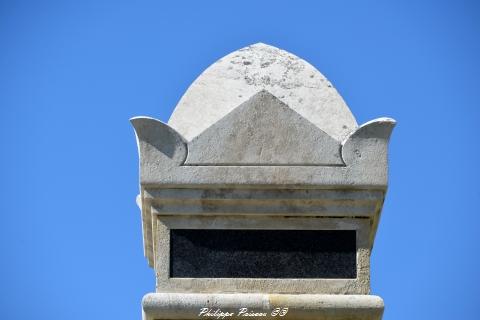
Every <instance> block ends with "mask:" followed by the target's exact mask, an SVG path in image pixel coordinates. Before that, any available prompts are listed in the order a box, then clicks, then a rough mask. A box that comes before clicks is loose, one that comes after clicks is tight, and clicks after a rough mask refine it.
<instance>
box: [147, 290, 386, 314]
mask: <svg viewBox="0 0 480 320" xmlns="http://www.w3.org/2000/svg"><path fill="white" fill-rule="evenodd" d="M142 305H143V315H144V318H143V319H144V320H155V319H199V318H203V317H201V316H199V314H200V313H201V312H202V309H203V308H208V309H211V311H210V312H211V313H214V312H215V311H216V310H217V309H219V310H220V311H219V312H222V311H223V312H229V313H233V315H232V316H231V317H226V318H225V319H244V318H245V316H241V315H239V309H240V308H247V309H248V311H250V312H255V313H266V314H267V315H268V316H265V317H255V319H262V318H265V319H271V318H273V317H272V316H271V313H272V311H274V310H275V308H281V309H282V308H288V310H287V313H286V314H285V315H284V318H286V319H303V320H379V319H381V318H382V314H383V309H384V304H383V300H382V299H381V298H380V297H377V296H368V295H321V294H299V295H290V294H262V293H255V294H215V293H211V294H195V293H150V294H147V295H146V296H145V297H143V301H142ZM239 306H240V307H239ZM248 311H247V312H248ZM217 312H218V311H217ZM277 317H279V316H278V315H277ZM204 318H205V319H211V318H212V317H204ZM249 318H251V317H249Z"/></svg>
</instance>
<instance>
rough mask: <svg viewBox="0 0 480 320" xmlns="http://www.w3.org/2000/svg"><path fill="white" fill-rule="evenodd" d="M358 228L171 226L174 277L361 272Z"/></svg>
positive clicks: (329, 276) (328, 275)
mask: <svg viewBox="0 0 480 320" xmlns="http://www.w3.org/2000/svg"><path fill="white" fill-rule="evenodd" d="M356 266H357V264H356V232H355V231H354V230H223V229H222V230H219V229H207V230H204V229H172V230H170V277H173V278H283V279H285V278H325V279H334V278H338V279H352V278H356V276H357V267H356Z"/></svg>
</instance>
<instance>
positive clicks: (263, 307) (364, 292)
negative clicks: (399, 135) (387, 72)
mask: <svg viewBox="0 0 480 320" xmlns="http://www.w3.org/2000/svg"><path fill="white" fill-rule="evenodd" d="M131 122H132V124H133V126H134V128H135V132H136V135H137V141H138V148H139V154H140V195H139V197H138V203H139V206H140V208H141V211H142V222H143V237H144V251H145V256H146V258H147V260H148V263H149V265H150V266H151V267H153V268H154V269H155V273H156V281H157V282H156V283H157V285H156V292H155V293H149V294H147V295H146V296H145V297H144V299H143V302H142V304H143V313H144V315H143V317H144V319H145V320H153V319H200V318H211V319H217V318H219V319H222V318H224V319H229V318H231V319H234V318H235V319H237V318H245V317H246V316H249V317H250V318H252V317H254V318H281V317H284V318H290V319H358V320H360V319H369V320H370V319H372V320H373V319H381V317H382V313H383V301H382V299H381V298H380V297H377V296H372V295H369V293H370V252H371V250H372V246H373V242H374V238H375V233H376V229H377V226H378V222H379V218H380V212H381V209H382V204H383V201H384V198H385V193H386V189H387V147H388V141H389V138H390V133H391V131H392V129H393V127H394V125H395V121H394V120H393V119H389V118H380V119H376V120H373V121H370V122H367V123H365V124H363V125H361V126H358V125H357V123H356V121H355V118H354V117H353V115H352V113H351V112H350V110H349V108H348V107H347V105H346V104H345V102H344V101H343V99H342V97H341V96H340V95H339V94H338V92H337V91H336V90H335V88H333V86H332V84H331V83H330V82H329V81H328V80H327V79H326V78H325V77H324V76H323V75H322V74H321V73H320V72H319V71H318V70H316V69H315V68H314V67H313V66H312V65H310V64H309V63H307V62H306V61H304V60H302V59H300V58H298V57H296V56H294V55H292V54H290V53H288V52H285V51H283V50H280V49H278V48H275V47H272V46H268V45H265V44H261V43H259V44H255V45H252V46H249V47H246V48H243V49H240V50H238V51H235V52H233V53H231V54H229V55H227V56H225V57H223V58H222V59H220V60H218V61H217V62H215V63H214V64H213V65H211V66H210V67H209V68H207V69H206V70H205V71H204V72H203V73H202V74H201V75H200V76H199V77H198V78H197V79H196V80H195V81H194V82H193V83H192V85H191V86H190V87H189V88H188V90H187V91H186V93H185V94H184V96H183V97H182V98H181V100H180V102H179V103H178V105H177V106H176V108H175V111H174V112H173V114H172V116H171V118H170V120H169V121H168V124H165V123H162V122H160V121H158V120H155V119H153V118H148V117H136V118H133V119H131Z"/></svg>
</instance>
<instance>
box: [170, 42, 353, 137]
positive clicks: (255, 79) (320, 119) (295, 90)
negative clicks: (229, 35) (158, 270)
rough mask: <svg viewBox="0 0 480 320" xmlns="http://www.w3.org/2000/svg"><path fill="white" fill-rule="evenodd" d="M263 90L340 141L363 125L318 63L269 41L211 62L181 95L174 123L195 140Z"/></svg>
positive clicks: (179, 129) (185, 135)
mask: <svg viewBox="0 0 480 320" xmlns="http://www.w3.org/2000/svg"><path fill="white" fill-rule="evenodd" d="M263 91H266V92H268V93H270V94H271V95H273V96H274V97H276V98H277V99H279V100H280V101H281V102H282V103H284V104H285V105H287V106H288V107H289V108H291V109H292V110H294V111H295V112H296V113H298V114H299V115H301V116H302V117H304V118H305V119H307V120H308V121H310V122H311V123H312V124H313V125H315V126H316V127H318V128H319V129H321V130H322V131H323V132H325V133H326V134H328V135H329V136H331V137H332V138H333V139H335V140H337V141H339V142H340V141H342V140H344V138H345V137H347V136H348V135H349V134H350V133H351V132H352V131H354V130H355V129H356V128H357V122H356V121H355V118H354V117H353V115H352V113H351V112H350V109H349V108H348V106H347V105H346V104H345V102H344V101H343V99H342V97H341V96H340V95H339V94H338V92H337V91H336V90H335V88H334V87H333V86H332V84H331V83H330V82H329V81H328V80H327V79H326V78H325V77H324V76H323V75H322V74H321V73H320V72H319V71H318V70H317V69H315V68H314V67H313V66H312V65H310V64H309V63H308V62H306V61H304V60H302V59H300V58H299V57H297V56H295V55H293V54H291V53H288V52H286V51H284V50H281V49H278V48H275V47H272V46H269V45H266V44H263V43H257V44H254V45H251V46H248V47H245V48H243V49H240V50H238V51H235V52H232V53H230V54H228V55H227V56H225V57H223V58H222V59H220V60H218V61H217V62H215V63H214V64H213V65H211V66H210V67H209V68H207V69H206V70H205V71H204V72H203V73H202V74H201V75H200V76H199V77H198V78H197V79H196V80H195V81H194V82H193V83H192V85H191V86H190V87H189V88H188V90H187V91H186V93H185V94H184V95H183V97H182V98H181V99H180V102H179V103H178V105H177V106H176V108H175V110H174V112H173V114H172V116H171V117H170V120H169V121H168V125H169V126H170V127H172V128H173V129H175V130H176V131H177V132H178V133H180V134H181V135H182V136H183V137H184V138H185V139H186V140H187V141H191V140H193V138H195V137H197V136H198V135H199V134H200V133H202V132H203V131H205V130H206V129H207V128H209V127H210V126H212V125H213V124H215V123H216V122H217V121H219V120H220V119H222V118H223V117H225V116H226V115H227V114H229V113H230V112H232V111H233V110H234V109H236V108H237V107H239V106H240V105H242V104H243V103H245V102H246V101H248V100H249V99H250V98H252V97H253V96H254V95H256V94H258V93H259V92H263Z"/></svg>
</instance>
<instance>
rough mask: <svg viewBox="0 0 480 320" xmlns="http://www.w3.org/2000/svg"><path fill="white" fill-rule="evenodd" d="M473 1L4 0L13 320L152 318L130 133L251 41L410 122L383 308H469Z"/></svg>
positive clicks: (365, 105) (476, 245)
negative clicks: (146, 305)
mask: <svg viewBox="0 0 480 320" xmlns="http://www.w3.org/2000/svg"><path fill="white" fill-rule="evenodd" d="M479 39H480V6H479V5H478V3H476V2H475V1H310V2H307V1H295V2H294V1H290V2H287V1H248V0H246V1H231V2H227V1H190V2H186V1H170V2H169V3H167V2H161V1H130V2H123V1H88V0H86V1H72V2H69V1H59V2H54V1H31V2H28V1H2V2H0V47H1V50H0V112H1V119H2V125H1V127H0V130H1V134H0V143H1V144H0V145H1V147H2V152H1V157H0V161H1V162H0V177H1V180H0V181H1V182H0V197H1V199H0V200H1V201H0V213H1V222H0V249H1V251H0V252H1V256H0V259H1V260H0V261H1V263H0V280H1V290H0V318H2V319H6V320H8V319H12V320H20V319H48V320H57V319H58V320H60V319H69V320H85V319H140V314H141V313H140V300H141V298H142V296H143V294H145V293H147V292H151V291H153V290H154V274H153V271H152V270H151V269H149V267H148V266H147V263H146V261H145V259H144V258H143V252H142V237H141V223H140V213H139V210H138V208H137V206H136V204H135V196H136V194H137V193H138V172H137V167H138V159H137V147H136V144H135V136H134V132H133V129H132V127H131V125H130V123H129V122H128V119H129V118H131V117H132V116H137V115H148V116H152V117H156V118H158V119H161V120H163V121H166V120H168V117H169V115H170V114H171V112H172V110H173V108H174V107H175V105H176V103H177V101H178V100H179V98H180V97H181V95H182V93H183V92H184V91H185V90H186V88H187V87H188V85H189V84H190V83H191V82H192V81H193V80H194V79H195V78H196V77H197V76H198V75H199V74H200V72H202V70H204V69H205V68H206V67H208V65H209V64H211V63H212V62H214V61H215V60H216V59H218V58H220V57H222V56H223V55H225V54H227V53H229V52H231V51H234V50H236V49H238V48H241V47H243V46H246V45H248V44H252V43H256V42H265V43H268V44H272V45H275V46H278V47H280V48H283V49H285V50H288V51H290V52H292V53H294V54H296V55H298V56H300V57H302V58H304V59H306V60H308V61H309V62H310V63H312V64H313V65H315V66H316V67H317V68H318V69H319V70H320V71H321V72H322V73H323V74H325V75H326V76H327V77H328V78H329V80H330V81H331V82H332V83H333V84H334V85H335V87H336V88H337V89H338V91H339V92H340V94H342V96H343V97H344V99H345V100H346V102H347V104H348V105H349V106H350V108H351V110H352V112H353V114H354V115H355V116H356V118H357V121H358V122H359V123H363V122H366V121H368V120H371V119H374V118H377V117H380V116H390V117H393V118H395V119H396V120H397V121H398V125H397V127H396V128H395V130H394V133H393V136H392V140H391V149H390V187H389V192H388V195H387V199H386V202H385V205H384V210H383V215H382V220H381V223H380V227H379V230H378V233H377V238H376V243H375V247H374V250H373V254H372V291H373V293H374V294H377V295H380V296H381V297H383V298H384V300H385V304H386V310H385V315H384V319H386V320H394V319H399V320H405V319H437V320H438V319H445V320H446V319H474V318H476V317H478V305H479V304H480V294H479V292H478V287H479V285H480V280H479V277H478V274H479V270H480V258H479V252H480V236H479V234H480V231H479V227H480V223H479V222H480V210H479V208H478V200H479V198H480V192H479V187H478V181H479V178H480V175H479V173H480V172H479V171H480V169H479V162H478V158H479V156H480V153H479V142H478V138H479V133H478V122H479V120H480V117H479V115H480V111H479V108H480V81H479V79H480V59H479V58H480V40H479Z"/></svg>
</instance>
